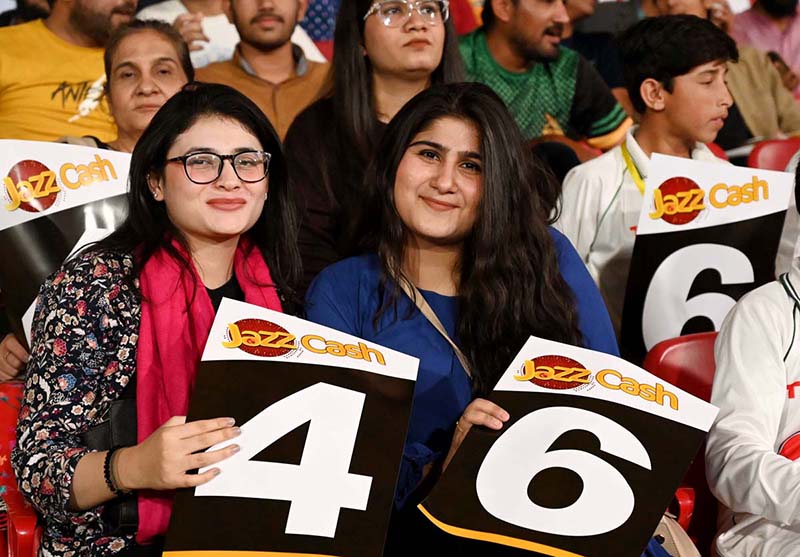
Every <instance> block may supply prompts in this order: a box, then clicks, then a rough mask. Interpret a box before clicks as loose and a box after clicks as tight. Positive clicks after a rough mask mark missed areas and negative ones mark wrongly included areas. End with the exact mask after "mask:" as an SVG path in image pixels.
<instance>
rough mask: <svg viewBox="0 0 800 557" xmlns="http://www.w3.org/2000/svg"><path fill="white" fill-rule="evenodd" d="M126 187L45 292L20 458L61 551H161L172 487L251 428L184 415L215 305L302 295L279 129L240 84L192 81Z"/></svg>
mask: <svg viewBox="0 0 800 557" xmlns="http://www.w3.org/2000/svg"><path fill="white" fill-rule="evenodd" d="M128 201H129V204H130V214H129V216H128V218H127V220H126V221H125V222H124V223H123V224H122V226H121V227H120V228H119V229H118V230H117V231H116V232H114V233H113V234H112V235H111V236H109V237H108V238H107V239H105V240H103V241H101V242H100V243H98V244H96V245H94V246H92V247H90V248H89V249H88V250H87V251H85V252H83V253H82V254H80V255H78V256H77V257H76V258H75V259H73V260H71V261H70V262H68V263H66V264H65V265H64V267H63V268H62V269H61V270H60V271H59V272H57V273H56V274H54V275H53V276H52V277H50V279H48V280H47V282H46V283H45V284H44V285H43V287H42V289H41V291H40V295H39V303H38V306H37V309H36V314H35V318H34V325H33V342H32V350H31V358H30V362H29V364H28V379H27V384H26V391H25V398H24V402H23V405H22V408H21V413H20V421H19V425H18V431H17V439H18V443H17V447H16V449H15V450H14V453H13V455H12V459H13V464H14V467H15V470H16V472H17V479H18V482H19V485H20V488H21V490H22V491H23V492H24V493H25V495H26V496H27V497H29V498H30V499H31V501H32V502H33V504H34V505H35V507H36V508H37V510H39V512H41V513H42V514H43V515H44V535H43V538H42V549H43V551H44V552H45V554H47V555H87V554H92V555H107V554H112V553H113V554H119V555H149V554H154V555H155V554H158V555H160V554H161V553H160V551H159V550H160V547H159V540H160V537H161V536H163V534H164V533H165V531H166V528H167V524H168V521H169V515H170V511H171V495H170V494H171V491H170V490H173V489H176V488H179V487H188V486H196V485H199V484H202V483H205V482H207V481H209V480H210V479H211V478H212V477H214V476H215V475H216V473H217V471H216V469H214V468H213V465H214V464H216V463H217V462H219V461H221V460H223V459H225V458H227V457H228V456H230V455H231V454H233V453H234V452H235V451H236V450H237V448H236V447H235V446H230V447H228V448H225V449H222V450H218V451H212V452H208V453H198V451H202V450H203V449H206V448H208V447H210V446H211V445H214V444H215V443H218V442H221V441H225V440H227V439H231V438H233V437H236V436H237V435H238V429H237V428H236V427H235V425H234V424H233V421H232V420H231V419H229V418H226V417H219V418H218V419H212V420H202V421H197V422H192V423H189V424H187V423H185V414H186V411H187V409H188V400H189V396H190V394H191V389H192V385H193V383H194V374H195V372H196V367H197V363H198V361H199V360H200V356H201V352H202V350H203V347H204V345H205V342H206V338H207V336H208V331H209V329H210V327H211V323H212V321H213V319H214V314H215V312H216V307H217V306H218V305H219V302H220V300H221V298H222V297H223V296H227V297H230V298H234V299H239V300H244V301H247V302H249V303H254V304H258V305H261V306H264V307H268V308H270V309H275V310H279V311H280V310H285V311H291V310H292V309H293V308H294V307H295V304H294V303H293V300H294V299H295V294H294V291H293V289H292V285H293V284H294V281H295V280H296V277H297V276H298V275H299V269H300V264H299V255H298V253H297V250H296V247H295V246H296V238H295V236H296V234H295V232H294V230H295V226H294V225H295V221H296V217H295V216H294V213H293V208H292V204H291V202H290V199H289V193H288V189H287V187H286V168H285V163H284V159H283V156H282V154H281V149H280V143H279V141H278V138H277V135H276V134H275V131H274V130H273V128H272V126H271V125H270V124H269V122H268V121H267V119H266V117H265V116H264V115H263V113H262V112H261V111H260V110H259V109H258V108H257V107H256V106H255V105H254V104H253V103H252V102H251V101H250V100H248V99H247V98H246V97H244V96H243V95H241V94H240V93H238V92H236V91H235V90H233V89H231V88H229V87H226V86H223V85H204V84H191V85H189V86H187V87H186V88H185V89H184V90H183V91H181V92H179V93H177V94H176V95H175V96H174V97H173V98H172V99H171V100H169V101H167V103H166V104H165V105H164V106H163V108H162V109H161V110H160V111H159V112H158V113H157V114H156V116H155V117H154V118H153V120H152V122H151V123H150V125H149V126H148V128H147V129H146V130H145V132H144V134H143V135H142V137H141V138H140V139H139V141H138V143H137V144H136V148H135V149H134V151H133V157H132V160H131V169H130V191H129V193H128ZM131 401H133V409H134V410H135V411H134V412H133V413H131ZM111 435H113V438H114V439H115V440H114V442H113V444H112V442H111V441H110V440H109V437H110V436H111ZM126 438H127V439H128V441H127V442H126V441H125V439H126ZM120 439H123V441H122V442H120ZM118 445H121V446H118ZM204 466H212V469H210V470H209V471H207V472H204V473H202V474H197V475H194V474H187V473H186V472H187V470H192V469H196V468H198V467H204ZM137 509H138V524H137V520H136V514H135V513H136V511H137ZM131 510H132V511H133V513H134V514H133V522H132V523H131V520H130V519H131V515H130V514H129V513H130V512H131Z"/></svg>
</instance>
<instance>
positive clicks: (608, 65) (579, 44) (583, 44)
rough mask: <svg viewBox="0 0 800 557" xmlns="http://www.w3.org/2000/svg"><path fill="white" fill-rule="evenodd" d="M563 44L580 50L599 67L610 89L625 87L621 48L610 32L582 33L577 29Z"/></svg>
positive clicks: (599, 71) (579, 51) (577, 50)
mask: <svg viewBox="0 0 800 557" xmlns="http://www.w3.org/2000/svg"><path fill="white" fill-rule="evenodd" d="M561 44H563V45H564V46H566V47H567V48H571V49H572V50H574V51H576V52H578V53H579V54H580V55H581V56H583V57H584V58H586V59H587V60H588V61H589V62H591V63H592V65H593V66H594V67H595V68H596V69H597V71H598V73H599V74H600V75H601V76H602V78H603V81H605V82H606V85H608V88H609V89H616V88H618V87H625V75H624V74H623V70H622V59H621V58H620V55H619V49H618V48H617V45H616V43H615V42H614V36H613V35H611V34H610V33H582V32H580V31H575V32H574V33H573V34H572V36H571V37H569V38H568V39H564V40H563V41H562V42H561Z"/></svg>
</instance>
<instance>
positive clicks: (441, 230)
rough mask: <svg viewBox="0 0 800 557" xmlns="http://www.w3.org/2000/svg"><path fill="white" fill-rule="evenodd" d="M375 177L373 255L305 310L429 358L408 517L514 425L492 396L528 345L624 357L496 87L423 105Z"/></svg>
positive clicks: (428, 99)
mask: <svg viewBox="0 0 800 557" xmlns="http://www.w3.org/2000/svg"><path fill="white" fill-rule="evenodd" d="M366 179H367V183H368V184H371V185H372V186H373V191H374V193H375V200H374V202H366V203H365V205H366V206H367V207H368V208H369V213H368V214H367V215H365V216H366V217H367V218H366V219H364V220H365V221H366V220H369V221H370V222H372V223H374V224H373V227H372V228H370V229H369V232H368V233H367V234H366V239H367V240H370V241H371V242H372V247H373V248H374V251H373V252H371V253H369V254H367V255H362V256H358V257H353V258H350V259H345V260H343V261H340V262H339V263H336V264H334V265H332V266H330V267H328V268H327V269H325V270H324V271H323V272H322V273H321V274H320V275H319V276H318V277H317V279H316V280H315V281H314V283H313V284H312V286H311V288H310V290H309V292H308V296H307V312H308V318H309V319H311V320H312V321H316V322H318V323H321V324H324V325H327V326H329V327H333V328H335V329H338V330H341V331H344V332H347V333H350V334H353V335H356V336H358V337H361V338H364V339H366V340H370V341H373V342H375V343H378V344H381V345H383V346H387V347H390V348H393V349H395V350H399V351H401V352H405V353H407V354H411V355H413V356H416V357H418V358H419V359H420V366H419V375H418V378H417V385H416V390H415V395H414V402H413V409H412V415H411V422H410V427H409V432H408V437H407V439H406V447H405V451H404V457H403V462H402V464H401V470H400V477H399V480H398V485H397V491H396V494H395V503H396V508H397V510H399V511H400V514H402V511H403V509H411V508H413V506H415V504H416V503H418V502H419V501H420V499H421V498H422V497H423V496H424V495H425V494H426V486H429V485H430V484H431V483H432V482H433V481H435V478H436V477H437V476H438V474H439V473H440V472H441V470H442V469H443V467H444V466H446V464H447V462H448V461H449V458H450V457H451V456H452V455H453V453H454V452H455V450H456V449H457V448H458V446H459V444H460V443H461V441H462V440H463V439H464V436H465V435H466V433H467V432H468V431H469V429H470V428H471V427H472V426H475V425H478V426H484V427H488V428H491V429H495V430H499V429H501V428H502V427H503V423H504V422H505V421H507V420H508V418H509V416H508V413H507V412H505V411H504V410H503V409H502V408H500V407H498V406H497V405H495V404H494V403H492V402H490V401H489V400H487V399H486V397H487V395H488V394H489V393H490V392H491V390H492V389H493V387H494V385H495V383H496V382H497V380H498V379H499V377H500V375H501V374H502V373H503V371H505V369H506V368H507V367H508V365H509V364H510V362H511V360H512V359H513V357H514V356H515V355H516V354H517V352H518V351H519V350H520V349H521V348H522V345H523V344H524V342H525V341H526V340H527V339H528V337H529V336H531V335H535V336H539V337H543V338H547V339H551V340H554V341H559V342H565V343H570V344H574V345H581V346H585V347H587V348H591V349H594V350H600V351H604V352H608V353H612V354H616V353H617V345H616V340H615V337H614V332H613V330H612V327H611V322H610V320H609V317H608V314H607V312H606V308H605V306H604V304H603V301H602V299H601V297H600V295H599V293H598V291H597V288H596V287H595V284H594V282H593V281H592V279H591V277H590V276H589V273H588V272H587V270H586V268H585V266H584V265H583V262H582V261H581V260H580V258H579V256H578V255H577V253H576V252H575V250H574V248H573V247H572V245H571V244H570V243H569V241H568V240H567V239H566V238H565V237H564V236H562V235H561V234H560V233H559V232H557V231H555V230H553V229H552V228H549V227H548V226H547V223H546V220H545V218H544V211H543V210H542V209H541V205H540V203H541V202H540V200H539V196H538V195H537V182H538V181H540V180H543V179H547V177H546V176H544V175H543V174H542V173H541V170H540V169H539V168H538V167H537V166H536V164H535V163H534V162H533V161H532V160H531V159H530V157H529V155H527V154H526V150H525V147H524V140H523V138H522V136H521V135H520V133H519V131H518V129H517V126H516V124H515V123H514V120H513V118H512V117H511V115H510V114H509V113H508V111H507V109H506V108H505V106H504V104H503V102H502V101H501V100H500V98H499V97H497V95H496V94H495V93H494V92H492V91H491V90H490V89H489V88H488V87H486V86H483V85H481V84H476V83H470V84H450V85H441V86H434V87H432V88H430V89H428V90H427V91H424V92H422V93H420V94H419V95H417V96H416V97H414V99H412V100H411V101H410V102H409V103H408V104H406V106H405V107H404V108H403V109H402V110H401V111H400V112H399V113H398V114H397V116H396V117H395V118H394V119H393V120H392V121H391V122H390V124H389V127H388V128H387V130H386V132H385V133H384V135H383V138H382V140H381V142H380V144H379V145H378V148H377V150H376V155H375V158H374V159H373V161H372V164H371V166H370V168H369V169H368V171H367V178H366ZM360 229H362V230H363V227H360ZM426 304H427V305H428V306H429V308H430V310H432V312H431V311H428V310H425V311H423V310H421V309H420V307H421V306H424V305H426ZM426 314H427V315H426ZM432 314H435V317H433V315H432ZM436 318H438V321H440V323H441V326H442V329H443V330H441V331H440V330H439V329H438V328H437V326H436V325H435V324H434V322H435V321H436V320H437V319H436ZM451 340H452V343H451ZM393 537H394V536H392V535H390V538H393ZM390 545H391V544H390Z"/></svg>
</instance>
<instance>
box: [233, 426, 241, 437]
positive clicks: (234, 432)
mask: <svg viewBox="0 0 800 557" xmlns="http://www.w3.org/2000/svg"><path fill="white" fill-rule="evenodd" d="M241 434H242V428H240V427H235V428H233V435H234V436H236V435H241Z"/></svg>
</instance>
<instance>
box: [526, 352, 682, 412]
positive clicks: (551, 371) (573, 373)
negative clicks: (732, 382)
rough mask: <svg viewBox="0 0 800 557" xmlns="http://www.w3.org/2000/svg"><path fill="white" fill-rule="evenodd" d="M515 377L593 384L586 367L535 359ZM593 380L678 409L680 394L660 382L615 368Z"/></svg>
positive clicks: (528, 361) (573, 383) (539, 383)
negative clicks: (643, 379)
mask: <svg viewBox="0 0 800 557" xmlns="http://www.w3.org/2000/svg"><path fill="white" fill-rule="evenodd" d="M514 379H515V380H517V381H532V382H534V383H536V384H538V385H542V383H541V382H542V381H557V382H563V383H569V384H570V385H569V386H570V387H577V386H579V385H580V384H586V383H591V371H590V370H588V369H585V368H583V367H572V368H569V367H563V366H554V367H550V366H543V365H536V364H535V362H534V360H526V361H525V364H524V366H523V369H522V373H521V374H518V375H514ZM594 381H595V382H596V383H597V384H598V385H600V386H601V387H604V388H606V389H609V390H612V391H621V392H623V393H625V394H627V395H631V396H638V397H639V398H641V399H643V400H646V401H647V402H655V403H656V404H658V405H659V406H664V404H665V403H668V404H669V407H670V408H672V409H673V410H677V409H678V397H677V396H675V394H674V393H671V392H670V391H668V390H666V389H665V388H664V385H662V384H661V383H656V384H655V385H648V384H646V383H639V382H638V381H637V380H636V379H633V378H632V377H625V376H624V375H623V374H622V373H620V372H619V371H616V370H613V369H604V370H601V371H598V372H597V373H596V374H595V376H594ZM542 386H544V385H542Z"/></svg>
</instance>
